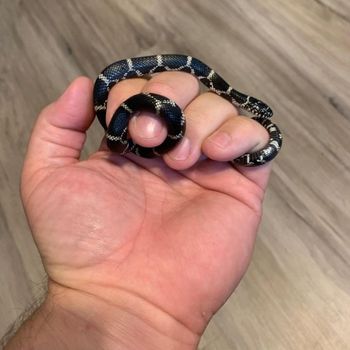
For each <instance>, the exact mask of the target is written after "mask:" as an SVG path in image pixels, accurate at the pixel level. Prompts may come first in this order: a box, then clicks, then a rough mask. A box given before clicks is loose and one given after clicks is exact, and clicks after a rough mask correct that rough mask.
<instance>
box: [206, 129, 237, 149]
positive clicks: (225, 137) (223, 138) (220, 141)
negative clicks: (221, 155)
mask: <svg viewBox="0 0 350 350" xmlns="http://www.w3.org/2000/svg"><path fill="white" fill-rule="evenodd" d="M209 141H210V142H212V143H214V144H215V145H216V146H217V147H220V148H226V147H227V146H229V145H230V144H231V142H232V139H231V136H230V135H229V134H228V133H227V132H224V131H219V132H217V133H215V134H214V135H212V136H210V138H209Z"/></svg>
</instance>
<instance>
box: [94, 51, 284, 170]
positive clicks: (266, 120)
mask: <svg viewBox="0 0 350 350" xmlns="http://www.w3.org/2000/svg"><path fill="white" fill-rule="evenodd" d="M164 71H180V72H186V73H189V74H191V75H193V76H195V77H196V78H197V79H198V80H199V81H200V82H201V83H202V84H203V85H204V86H206V87H207V88H208V91H211V92H213V93H215V94H217V95H219V96H221V97H222V98H224V99H226V100H228V101H229V102H230V103H232V104H233V105H234V106H235V107H236V108H238V109H239V110H245V111H247V112H248V114H251V117H252V119H254V120H255V121H257V122H258V123H259V124H261V125H262V126H263V127H264V128H265V129H266V130H267V132H268V133H269V141H268V143H267V144H266V145H265V147H264V148H262V149H260V150H258V151H256V152H253V153H245V154H243V155H241V156H239V157H238V158H235V159H232V160H231V161H230V162H231V163H232V164H233V165H241V166H246V167H254V166H259V165H263V164H265V163H267V162H269V161H271V160H272V159H274V158H275V157H276V155H277V154H278V153H279V151H280V149H281V146H282V133H281V131H280V129H279V128H278V127H277V125H276V124H274V123H272V122H271V117H272V115H273V111H272V109H271V108H270V107H269V106H268V105H267V104H266V103H265V102H263V101H261V100H259V99H257V98H255V97H252V96H249V95H246V94H244V93H242V92H239V91H238V90H235V89H234V88H233V87H232V86H231V85H230V84H228V83H227V82H226V81H225V80H224V79H223V78H222V77H221V76H220V75H219V74H218V73H216V72H215V71H214V70H213V69H212V68H210V67H209V66H208V65H207V64H205V63H204V62H202V61H200V60H199V59H197V58H195V57H192V56H188V55H182V54H158V55H152V56H142V57H133V58H127V59H123V60H119V61H116V62H114V63H112V64H110V65H108V66H107V67H106V68H105V69H103V71H102V72H101V73H100V74H99V75H98V77H97V78H96V80H95V84H94V89H93V103H94V110H95V114H96V117H97V119H98V121H99V122H100V124H101V126H102V127H103V128H104V130H105V137H106V140H107V146H108V148H109V149H110V150H111V151H113V152H118V153H120V154H122V155H124V154H126V153H128V152H132V153H134V154H136V155H138V156H140V157H144V158H153V157H157V156H162V155H163V154H165V153H167V152H169V151H170V150H171V149H173V148H174V147H175V146H176V145H177V144H178V143H179V142H180V141H181V139H182V138H183V137H184V135H185V131H186V118H185V115H184V112H183V111H182V110H181V108H180V107H179V106H178V105H177V104H176V103H175V101H173V100H171V99H169V98H167V97H165V96H162V95H159V94H155V93H139V94H137V95H134V96H131V97H129V98H128V99H127V100H125V101H124V102H123V103H121V104H120V106H119V107H118V108H117V109H116V111H115V112H114V114H113V116H112V119H111V121H110V123H109V125H108V126H107V123H106V111H107V101H108V95H109V92H110V90H111V89H112V87H113V86H114V85H115V84H117V83H118V82H120V81H122V80H125V79H130V78H137V77H150V76H151V75H152V74H154V73H159V72H164ZM140 110H147V111H150V112H152V113H154V114H156V115H157V116H159V117H160V118H162V119H163V120H164V122H165V125H166V127H167V136H166V138H165V140H164V142H162V143H161V144H160V145H158V146H156V147H143V146H141V145H138V144H135V143H134V142H133V140H132V138H131V137H130V136H129V133H128V123H129V121H130V119H131V117H133V116H134V115H135V113H136V112H137V111H140Z"/></svg>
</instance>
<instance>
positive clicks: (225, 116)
mask: <svg viewBox="0 0 350 350" xmlns="http://www.w3.org/2000/svg"><path fill="white" fill-rule="evenodd" d="M141 91H147V92H153V93H158V94H161V95H165V96H167V97H169V98H171V99H173V100H175V102H177V104H178V105H179V106H180V107H182V108H185V115H186V117H187V131H186V139H185V140H183V141H182V142H181V143H180V145H178V146H177V148H176V149H174V150H172V151H171V152H169V153H168V154H167V155H165V156H164V157H163V159H161V158H159V159H152V160H149V159H143V158H139V157H137V156H135V155H132V154H128V155H126V156H124V157H122V156H119V155H117V154H111V152H110V151H108V149H107V148H106V146H105V143H104V142H103V143H102V144H101V147H100V149H99V150H98V151H97V152H95V153H94V154H92V155H91V156H90V157H89V159H87V160H84V161H80V160H79V157H80V152H81V150H82V148H83V144H84V141H85V137H86V130H87V129H88V128H89V126H90V124H91V122H92V120H93V114H92V110H93V109H92V83H91V81H90V80H88V79H87V78H78V79H77V80H75V81H74V82H73V83H72V84H71V86H70V87H69V88H68V89H67V91H66V92H65V93H64V94H63V95H62V96H61V97H60V98H59V99H58V100H57V101H55V102H54V103H52V104H51V105H49V106H48V107H46V108H45V109H44V110H43V111H42V113H41V114H40V116H39V118H38V121H37V123H36V126H35V128H34V130H33V134H32V137H31V140H30V144H29V148H28V154H27V156H26V160H25V165H24V169H23V176H22V186H21V189H22V199H23V203H24V207H25V211H26V214H27V217H28V221H29V224H30V227H31V229H32V232H33V237H34V239H35V241H36V243H37V246H38V249H39V251H40V253H41V256H42V259H43V263H44V266H45V269H46V271H47V273H48V276H49V281H50V282H49V283H50V290H51V291H52V292H51V294H55V291H59V293H58V292H57V293H58V294H60V295H62V296H64V297H63V298H60V300H61V303H62V304H64V305H65V306H66V307H68V305H69V306H72V305H73V304H76V303H77V300H82V299H84V298H85V296H86V298H87V299H88V300H89V303H87V304H89V305H93V303H94V300H98V302H97V303H105V304H106V305H109V307H110V308H111V309H113V310H115V309H118V310H119V309H120V310H124V312H125V311H126V312H127V313H128V314H133V315H136V317H137V318H138V319H141V320H143V321H142V322H145V323H146V324H147V325H149V326H150V327H151V328H152V329H157V332H158V333H160V334H162V336H165V337H166V338H168V339H171V342H180V343H181V342H182V343H183V344H184V343H187V344H189V345H190V346H192V347H190V348H193V347H195V346H196V344H197V343H198V340H199V338H200V335H201V334H202V332H203V331H204V329H205V327H206V325H207V324H208V322H209V320H210V318H211V317H212V315H213V314H214V313H215V312H216V311H217V310H218V309H219V308H220V307H221V306H222V305H223V303H224V302H225V301H226V299H227V298H228V297H229V296H230V294H231V293H232V292H233V290H234V289H235V288H236V286H237V285H238V283H239V281H240V279H241V277H242V276H243V274H244V272H245V271H246V268H247V266H248V264H249V260H250V257H251V253H252V250H253V245H254V241H255V235H256V231H257V228H258V225H259V222H260V218H261V206H262V200H263V195H264V191H265V188H266V185H267V182H268V177H269V172H270V169H271V165H270V164H267V165H264V166H262V167H258V168H243V167H235V168H234V167H233V166H232V165H230V164H229V163H228V162H224V161H228V160H231V159H233V158H236V157H238V156H240V155H241V154H243V153H246V152H251V151H256V150H258V149H259V148H262V147H263V146H264V145H265V144H266V143H267V141H268V134H267V132H266V130H265V129H264V128H263V127H262V126H260V125H259V124H258V123H257V122H255V121H253V120H251V119H248V118H246V117H243V116H238V115H237V111H236V110H235V108H234V107H233V106H232V105H231V104H230V103H229V102H228V101H226V100H224V99H222V98H220V97H219V96H217V95H215V94H212V93H210V92H206V93H203V94H201V95H199V90H198V82H197V80H196V79H195V78H193V77H192V76H190V75H189V74H186V73H181V72H165V73H160V74H157V75H155V76H154V77H153V78H152V79H151V80H149V81H146V80H144V79H130V80H126V81H123V82H121V83H119V84H118V85H116V86H115V87H114V88H113V89H112V91H111V93H110V95H109V101H108V109H107V119H108V120H110V119H111V116H112V114H113V112H114V110H115V109H116V108H117V106H118V105H119V104H120V103H121V102H122V101H123V100H125V99H126V98H128V97H129V96H131V95H133V94H136V93H139V92H141ZM129 131H130V134H131V136H132V137H133V139H134V141H135V142H136V143H139V144H141V145H143V146H146V147H151V146H155V145H157V144H160V143H161V141H162V140H163V139H164V137H165V135H166V130H165V128H164V126H163V124H162V123H161V122H160V121H159V120H157V119H156V118H155V117H153V116H151V115H149V114H147V113H143V114H142V115H141V116H139V117H138V118H133V120H132V121H131V122H130V128H129ZM217 131H224V132H225V133H224V134H221V137H219V138H218V139H217V140H216V141H217V142H215V140H214V137H213V136H214V134H215V135H216V136H220V135H219V134H218V133H216V132H217ZM218 140H219V141H220V140H221V142H222V144H221V145H220V144H219V143H218ZM186 144H187V145H190V147H189V149H187V151H186V147H185V146H186ZM181 148H182V149H181ZM181 151H182V152H181ZM186 155H187V157H186ZM203 155H204V156H206V157H208V158H210V159H204V158H205V157H203ZM218 161H219V162H218ZM73 295H74V296H73ZM75 295H76V296H79V298H78V297H77V298H75ZM57 300H58V299H57ZM69 300H71V301H72V300H74V303H73V302H72V303H71V304H69ZM99 305H100V304H99ZM92 309H94V308H93V307H92V306H91V314H94V315H95V313H93V312H92ZM97 309H98V307H97ZM107 309H108V308H107ZM94 310H95V309H94ZM104 310H105V309H104ZM76 312H77V311H76ZM94 312H95V311H94ZM96 312H97V311H96ZM101 314H102V313H101V312H100V313H99V315H101ZM84 315H89V317H90V321H92V319H91V317H92V316H91V315H90V314H89V313H88V312H86V311H84ZM113 315H114V316H113ZM113 315H109V316H108V320H109V321H112V319H113V317H117V316H116V315H117V312H114V313H113ZM119 321H120V320H119ZM119 321H118V322H119ZM94 326H95V327H97V328H99V329H100V328H101V329H102V328H103V325H96V324H95V325H94ZM174 329H176V330H174ZM174 338H176V340H174ZM183 344H182V347H181V348H182V349H184V348H185V347H184V345H183ZM131 348H132V347H131ZM135 348H136V347H135ZM143 348H146V346H144V347H143ZM163 348H169V349H170V348H172V347H169V346H168V347H163ZM174 348H175V347H174Z"/></svg>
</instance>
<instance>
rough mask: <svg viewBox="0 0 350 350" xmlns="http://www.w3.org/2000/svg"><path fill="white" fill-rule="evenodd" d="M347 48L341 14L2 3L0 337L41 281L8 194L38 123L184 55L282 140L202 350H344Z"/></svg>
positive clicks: (304, 7)
mask: <svg viewBox="0 0 350 350" xmlns="http://www.w3.org/2000/svg"><path fill="white" fill-rule="evenodd" d="M349 34H350V5H349V2H348V1H346V0H295V1H293V2H292V1H281V0H236V1H232V0H221V1H216V2H214V1H210V0H189V1H185V0H179V1H177V2H172V1H165V0H145V1H142V2H141V1H137V0H132V1H127V0H125V1H123V0H114V1H113V0H105V1H94V0H87V1H73V0H72V1H68V0H64V1H60V2H58V1H53V0H47V1H44V0H26V1H24V0H23V1H21V0H2V1H0V47H1V55H0V117H1V118H0V123H1V124H0V140H1V148H0V167H1V168H0V171H1V177H0V191H1V197H0V335H1V334H3V333H4V332H5V330H6V328H7V327H8V326H9V325H10V324H11V323H12V322H13V321H14V320H15V319H16V318H17V317H18V315H19V314H20V313H21V312H22V311H23V309H24V308H25V307H26V306H27V305H28V304H29V303H30V302H32V301H33V300H34V299H35V298H36V294H37V293H38V290H39V289H40V285H41V284H42V280H43V278H44V271H43V268H42V265H41V262H40V258H39V255H38V252H37V251H36V248H35V245H34V243H33V240H32V238H31V235H30V232H29V228H28V226H27V223H26V219H25V215H24V213H23V210H22V207H21V203H20V199H19V193H18V187H19V181H20V173H21V167H22V161H23V157H24V154H25V150H26V144H27V141H28V138H29V135H30V130H31V126H32V124H33V122H34V120H35V118H36V116H37V114H38V112H39V111H40V109H41V108H42V107H43V106H45V105H46V104H48V103H49V102H50V101H52V100H53V99H55V98H56V97H57V96H58V95H59V94H60V93H61V92H62V91H63V89H64V88H65V87H66V85H67V84H68V83H69V82H70V81H71V80H72V79H73V78H74V77H76V76H77V75H81V74H83V75H87V76H90V77H91V78H94V77H95V76H96V74H98V73H99V72H100V70H101V69H102V68H103V67H104V66H105V65H107V64H109V63H111V62H112V61H114V60H117V59H122V58H125V57H129V56H138V55H145V54H153V53H160V52H181V53H187V54H191V55H193V56H195V57H198V58H200V59H202V60H203V61H204V62H207V63H208V64H209V65H210V66H212V67H215V69H216V70H217V71H218V72H219V73H221V74H222V75H223V76H225V77H227V80H228V81H230V82H232V84H233V85H234V86H235V87H237V88H238V89H239V90H242V91H247V92H249V93H250V94H252V95H253V96H255V95H256V96H258V97H260V98H261V99H263V100H264V101H265V100H266V102H268V103H269V104H270V105H271V106H272V107H273V109H274V111H275V117H274V118H275V121H276V122H277V123H278V125H279V126H280V127H281V129H282V130H283V132H284V147H283V151H282V153H281V154H280V156H279V157H278V159H277V161H276V162H275V165H274V170H273V174H272V178H271V182H270V187H269V191H268V193H267V196H266V201H265V206H264V218H263V222H262V226H261V229H260V233H259V238H258V241H257V244H256V249H255V254H254V258H253V261H252V264H251V266H250V268H249V271H248V273H247V275H246V276H245V278H244V279H243V281H242V283H241V285H240V286H239V288H238V290H237V291H236V293H235V294H234V295H233V297H231V298H230V299H229V300H228V302H227V303H226V305H225V306H224V307H223V308H222V310H220V312H219V313H218V314H217V315H216V316H215V317H214V320H213V321H212V322H211V324H210V326H209V327H208V329H207V331H206V333H205V336H204V337H203V340H202V342H201V344H200V349H202V350H203V349H206V350H215V349H220V350H226V349H227V350H228V349H230V350H232V349H240V350H244V349H248V350H255V349H259V350H261V349H278V350H279V349H288V350H291V349H293V350H299V349H300V350H301V349H302V350H305V349H332V350H333V349H337V350H338V349H340V350H345V349H350V142H349V138H350V128H349V127H350V74H349V73H350V41H349V37H350V35H349ZM101 136H102V130H101V129H100V128H99V126H98V125H94V126H93V127H92V129H91V131H90V132H89V139H88V142H87V144H86V148H85V151H84V155H87V154H89V153H90V152H92V151H93V150H94V149H95V148H96V147H97V145H98V144H99V140H100V138H101Z"/></svg>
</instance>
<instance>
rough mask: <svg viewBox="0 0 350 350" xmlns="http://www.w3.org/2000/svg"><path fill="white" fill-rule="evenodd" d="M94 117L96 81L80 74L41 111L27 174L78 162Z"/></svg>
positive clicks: (34, 131) (32, 138)
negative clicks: (93, 82) (93, 104)
mask: <svg viewBox="0 0 350 350" xmlns="http://www.w3.org/2000/svg"><path fill="white" fill-rule="evenodd" d="M93 118H94V115H93V106H92V82H91V80H90V79H88V78H86V77H79V78H77V79H75V80H74V81H73V82H72V83H71V84H70V85H69V87H68V88H67V89H66V91H65V92H64V93H63V95H62V96H60V97H59V99H58V100H56V101H55V102H53V103H51V104H50V105H48V106H47V107H45V108H44V109H43V110H42V112H41V113H40V115H39V117H38V119H37V121H36V123H35V126H34V129H33V131H32V135H31V137H30V141H29V145H28V151H27V155H26V159H25V163H24V169H23V173H24V174H23V175H28V176H31V175H32V174H33V173H35V172H36V171H37V170H40V169H42V168H48V167H57V166H63V165H68V164H72V163H75V162H77V161H78V160H79V157H80V153H81V150H82V148H83V146H84V142H85V138H86V130H87V129H88V128H89V126H90V125H91V123H92V121H93Z"/></svg>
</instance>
